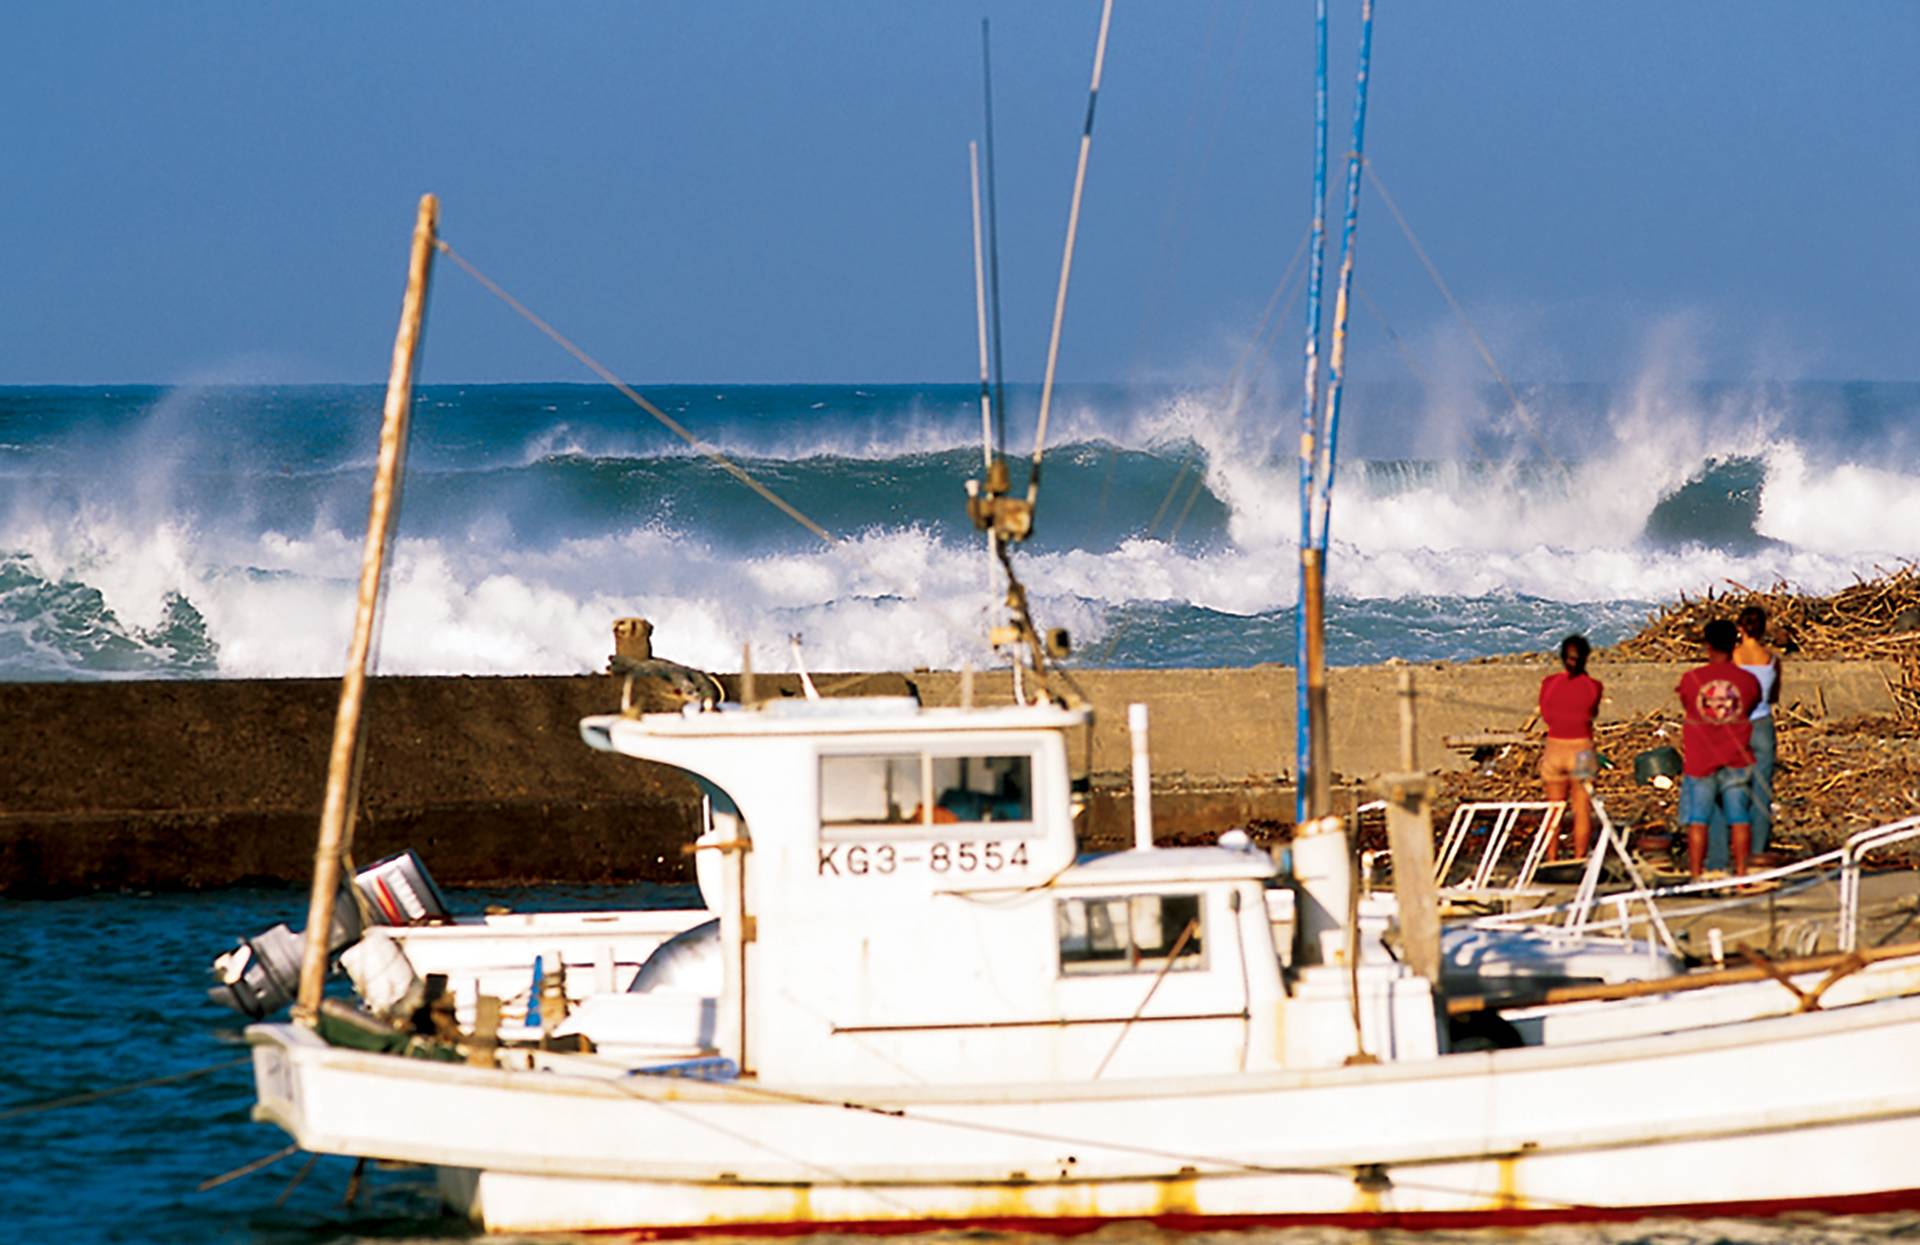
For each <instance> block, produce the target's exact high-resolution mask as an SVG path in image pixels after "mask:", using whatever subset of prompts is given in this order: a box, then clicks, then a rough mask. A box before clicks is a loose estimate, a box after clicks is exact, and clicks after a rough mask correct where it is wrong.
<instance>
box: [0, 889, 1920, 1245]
mask: <svg viewBox="0 0 1920 1245" xmlns="http://www.w3.org/2000/svg"><path fill="white" fill-rule="evenodd" d="M450 900H451V901H452V903H453V904H454V906H455V907H456V909H458V910H461V911H477V910H479V909H480V908H481V907H482V906H483V905H484V904H488V903H504V904H507V905H509V906H512V907H514V908H516V909H518V910H521V911H530V910H537V909H559V908H574V909H583V908H603V907H668V906H680V905H684V904H690V903H693V902H695V901H696V900H695V896H694V892H693V891H692V889H691V888H670V887H649V886H639V887H627V888H612V887H573V888H554V887H548V888H540V889H538V890H510V891H454V892H452V893H451V895H450ZM304 908H305V897H304V895H303V894H301V893H298V892H296V891H294V890H291V889H286V890H233V891H226V892H221V893H214V894H199V895H95V896H91V897H88V898H82V899H69V900H58V901H25V902H23V901H9V900H0V980H4V981H5V982H6V983H7V985H6V988H5V991H4V993H3V994H0V998H4V999H5V1000H6V1004H7V1006H6V1023H5V1024H4V1025H0V1208H3V1209H0V1237H4V1239H6V1240H8V1241H20V1242H43V1241H44V1242H61V1243H62V1245H90V1243H91V1242H127V1243H133V1242H149V1241H153V1242H203V1241H204V1242H215V1241H219V1242H246V1243H251V1245H322V1243H332V1242H340V1243H343V1245H359V1243H364V1242H374V1241H386V1242H392V1241H412V1240H420V1241H446V1240H458V1239H463V1238H467V1237H470V1236H471V1235H472V1231H471V1229H470V1228H469V1227H468V1225H467V1224H466V1223H465V1222H464V1221H462V1220H457V1219H454V1218H451V1217H449V1216H447V1215H445V1214H444V1213H443V1212H442V1210H441V1208H440V1205H439V1202H438V1200H437V1198H436V1196H435V1194H434V1190H433V1183H432V1180H431V1178H430V1176H429V1175H428V1174H427V1173H425V1172H423V1171H420V1170H418V1169H400V1170H381V1169H378V1168H371V1169H370V1170H369V1171H368V1173H367V1176H366V1178H365V1182H364V1184H363V1186H362V1187H361V1189H360V1191H359V1195H358V1197H357V1199H356V1200H355V1202H354V1203H353V1204H352V1205H347V1204H346V1203H345V1200H344V1199H345V1194H346V1192H347V1188H348V1184H349V1179H350V1176H351V1174H352V1170H353V1164H352V1162H351V1161H350V1160H347V1159H342V1158H334V1157H323V1158H319V1159H317V1160H315V1161H314V1162H313V1164H312V1166H311V1168H306V1164H307V1160H308V1156H306V1155H301V1154H294V1155H289V1156H287V1157H285V1158H283V1159H281V1160H280V1161H278V1162H276V1163H274V1164H273V1165H271V1166H269V1167H266V1168H264V1169H262V1170H260V1171H258V1172H256V1173H254V1174H252V1175H248V1176H245V1177H242V1178H239V1179H235V1180H232V1181H231V1182H229V1183H226V1184H224V1185H221V1186H219V1187H216V1188H213V1189H210V1190H207V1191H205V1192H198V1191H196V1189H197V1187H198V1186H199V1185H201V1184H202V1183H203V1182H205V1181H207V1180H209V1179H210V1178H213V1177H216V1176H219V1175H221V1174H223V1173H228V1172H232V1171H235V1170H236V1169H238V1168H240V1167H242V1166H244V1165H246V1164H248V1163H250V1162H253V1161H255V1160H257V1159H261V1158H264V1157H266V1156H269V1155H272V1154H274V1153H275V1152H277V1151H279V1150H281V1149H282V1148H283V1147H284V1146H285V1145H286V1144H287V1139H286V1137H285V1135H284V1134H282V1133H281V1132H280V1131H279V1130H278V1129H276V1128H273V1127H272V1126H270V1125H265V1124H255V1123H252V1122H250V1121H249V1120H248V1118H247V1109H248V1106H249V1105H250V1103H251V1088H252V1079H251V1075H250V1072H249V1070H248V1068H246V1067H245V1066H232V1067H222V1068H219V1069H217V1070H216V1071H213V1072H210V1073H208V1074H206V1075H203V1076H198V1077H195V1078H193V1079H188V1080H178V1081H174V1082H171V1083H166V1084H160V1085H155V1086H152V1087H150V1088H146V1089H140V1090H136V1091H133V1092H130V1093H125V1094H120V1095H116V1096H113V1097H106V1098H99V1099H96V1100H94V1101H91V1102H86V1103H80V1104H77V1105H70V1106H65V1107H59V1108H55V1109H51V1110H44V1111H37V1112H32V1113H24V1114H11V1115H10V1114H9V1113H10V1112H12V1111H14V1110H15V1109H17V1108H20V1107H23V1106H26V1105H29V1104H36V1103H44V1102H46V1101H48V1100H52V1099H59V1098H64V1097H67V1096H71V1095H80V1094H87V1093H92V1092H96V1091H100V1090H103V1089H109V1088H112V1087H114V1086H120V1085H125V1084H129V1083H132V1082H138V1081H145V1080H149V1079H152V1078H159V1077H167V1076H172V1075H175V1074H179V1073H184V1072H192V1071H195V1070H198V1069H204V1068H208V1067H211V1066H213V1065H218V1064H223V1063H228V1062H231V1061H235V1060H239V1059H241V1058H242V1057H243V1056H244V1054H245V1048H244V1046H242V1045H241V1044H240V1040H241V1039H240V1022H239V1018H238V1017H237V1016H235V1015H234V1014H233V1013H231V1012H228V1011H226V1010H225V1009H223V1008H220V1007H217V1006H216V1005H214V1004H212V1003H210V1002H208V1001H207V1000H206V998H205V996H204V994H203V990H204V988H205V985H206V972H205V970H206V965H207V962H208V961H209V960H210V959H211V958H212V956H213V955H215V954H216V953H218V952H220V951H223V950H225V949H226V948H227V947H228V946H230V945H231V944H232V941H233V939H234V938H235V937H236V936H239V935H243V934H252V933H255V932H258V931H259V930H261V929H264V928H266V927H267V926H269V925H272V924H274V923H276V922H278V921H282V920H290V921H291V922H292V923H294V924H298V923H299V917H300V916H301V915H302V914H303V912H304ZM1623 1161H1627V1162H1630V1161H1631V1159H1630V1158H1626V1159H1623ZM303 1169H305V1174H304V1177H303V1178H301V1179H299V1180H298V1182H297V1183H294V1181H295V1178H296V1177H299V1176H301V1173H302V1171H303ZM1914 1238H1920V1216H1916V1215H1894V1216H1860V1217H1850V1218H1827V1217H1820V1216H1810V1217H1799V1218H1793V1219H1776V1220H1708V1221H1702V1222H1697V1223H1695V1222H1680V1221H1645V1222H1640V1223H1631V1224H1614V1225H1603V1226H1592V1227H1568V1226H1559V1227H1551V1228H1537V1229H1528V1230H1524V1231H1518V1230H1509V1231H1497V1232H1496V1231H1476V1232H1448V1233H1421V1234H1416V1233H1406V1232H1392V1231H1382V1232H1368V1233H1351V1232H1340V1231H1334V1230H1329V1229H1298V1230H1287V1231H1258V1232H1246V1233H1212V1234H1193V1235H1184V1236H1183V1235H1179V1234H1174V1233H1165V1232H1160V1231H1157V1230H1154V1229H1150V1228H1143V1227H1139V1226H1126V1225H1116V1226H1113V1227H1109V1228H1107V1229H1104V1230H1102V1231H1101V1232H1099V1233H1096V1234H1095V1235H1094V1236H1092V1237H1091V1238H1087V1239H1089V1240H1091V1241H1092V1242H1094V1245H1145V1243H1148V1242H1152V1243H1154V1245H1159V1243H1161V1242H1167V1243H1172V1242H1180V1243H1181V1245H1202V1243H1205V1242H1214V1243H1216V1245H1229V1243H1231V1245H1400V1243H1403V1242H1404V1243H1405V1245H1414V1243H1415V1242H1418V1243H1419V1245H1483V1243H1484V1245H1501V1243H1507V1245H1587V1243H1590V1242H1591V1243H1605V1245H1641V1243H1645V1245H1789V1243H1791V1245H1803V1243H1804V1245H1852V1243H1854V1242H1868V1241H1885V1240H1899V1239H1914ZM538 1239H540V1240H544V1241H549V1242H551V1241H554V1240H556V1239H561V1240H564V1239H567V1238H554V1237H542V1238H538ZM583 1239H591V1240H605V1239H607V1238H605V1237H593V1238H583ZM816 1239H819V1240H821V1241H822V1242H823V1243H831V1242H833V1241H834V1240H835V1238H830V1237H821V1238H816ZM841 1239H848V1238H841ZM860 1239H871V1238H860ZM908 1239H909V1241H912V1242H915V1243H916V1245H931V1243H932V1242H936V1241H938V1242H967V1241H971V1242H987V1243H989V1245H1038V1242H1039V1241H1040V1240H1043V1239H1048V1240H1050V1239H1053V1238H1027V1237H1020V1236H1014V1235H1010V1234H1002V1233H986V1232H954V1233H940V1234H924V1235H921V1236H919V1237H917V1238H908Z"/></svg>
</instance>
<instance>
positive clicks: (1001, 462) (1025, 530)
mask: <svg viewBox="0 0 1920 1245" xmlns="http://www.w3.org/2000/svg"><path fill="white" fill-rule="evenodd" d="M1012 488H1013V484H1012V481H1011V480H1009V478H1008V475H1007V460H1006V459H1004V458H996V459H994V460H993V462H992V464H991V465H990V466H988V468H987V478H986V481H985V482H984V483H982V482H981V481H979V480H968V481H967V517H968V518H969V519H971V520H973V526H974V527H975V528H977V529H979V530H980V531H983V532H992V533H993V537H994V541H995V543H996V544H1000V545H1009V544H1013V543H1015V542H1017V541H1022V540H1025V539H1026V538H1027V537H1029V536H1031V535H1033V502H1032V501H1031V500H1029V499H1027V498H1024V497H1011V496H1009V495H1008V494H1009V493H1010V492H1011V490H1012Z"/></svg>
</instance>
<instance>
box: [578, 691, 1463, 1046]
mask: <svg viewBox="0 0 1920 1245" xmlns="http://www.w3.org/2000/svg"><path fill="white" fill-rule="evenodd" d="M1088 721H1089V714H1088V711H1087V710H1085V709H1067V708H1061V707H1058V706H1052V705H1037V706H1027V707H1003V708H986V709H958V708H941V709H930V708H924V707H922V706H921V705H919V704H918V702H916V701H914V700H912V699H909V698H846V699H834V700H781V701H774V702H769V703H767V704H764V705H762V706H758V707H754V708H751V709H743V708H741V707H739V706H734V705H727V706H723V707H721V708H718V709H705V710H702V709H690V710H688V711H685V712H682V713H677V714H647V715H631V716H629V715H603V716H597V717H591V718H588V719H586V720H584V721H583V722H582V723H581V733H582V735H583V736H584V737H585V738H586V740H587V742H588V743H589V744H591V745H593V746H594V747H596V748H600V749H603V750H606V751H611V752H618V753H621V754H624V755H627V756H632V757H637V758H643V759H646V760H650V761H655V762H660V763H664V764H667V765H671V766H674V767H676V768H678V769H681V770H683V771H685V772H687V773H688V774H690V775H692V776H694V777H695V778H696V779H697V780H698V781H699V783H700V785H701V787H702V789H703V790H704V791H705V792H706V794H707V797H708V798H707V808H708V825H707V829H706V833H704V834H703V835H702V836H701V838H700V839H699V841H698V842H697V844H696V851H697V867H698V872H699V875H700V880H701V889H702V893H703V895H704V897H705V899H706V903H707V906H708V908H709V910H710V911H712V912H713V913H714V914H715V916H716V917H717V922H716V923H715V924H714V925H713V926H711V927H708V928H706V929H704V930H701V931H690V933H689V935H688V937H689V938H690V939H692V940H694V941H704V943H705V950H706V952H707V953H708V954H709V955H710V957H711V962H712V968H713V971H712V972H710V973H709V974H708V975H706V976H705V977H701V976H700V975H698V974H696V975H694V976H692V977H690V978H685V977H683V980H688V981H695V982H704V985H703V986H701V987H699V988H700V989H703V990H709V991H711V992H712V995H713V998H712V1006H711V1009H710V1012H709V1013H708V1015H709V1016H710V1017H711V1024H710V1026H709V1031H708V1033H707V1034H705V1035H704V1036H705V1037H706V1038H707V1039H708V1041H707V1044H708V1045H709V1046H710V1048H711V1049H712V1050H713V1051H714V1052H715V1053H717V1054H719V1055H722V1056H724V1057H726V1058H728V1059H731V1060H733V1061H735V1062H736V1063H737V1064H738V1066H739V1068H740V1070H741V1073H742V1074H743V1075H755V1076H759V1077H762V1078H764V1079H767V1080H781V1081H787V1080H792V1081H806V1082H813V1083H821V1082H830V1083H844V1084H857V1083H870V1082H887V1083H899V1082H901V1081H926V1082H940V1083H969V1082H971V1083H978V1082H1007V1081H1029V1080H1047V1081H1063V1080H1064V1081H1073V1080H1082V1079H1092V1078H1123V1077H1139V1076H1168V1075H1184V1074H1194V1075H1200V1074H1211V1073H1218V1072H1229V1071H1236V1070H1248V1069H1260V1068H1269V1069H1270V1068H1275V1067H1282V1066H1300V1065H1301V1064H1302V1063H1303V1062H1325V1061H1328V1060H1331V1061H1332V1062H1339V1059H1340V1058H1341V1057H1344V1056H1345V1055H1348V1054H1351V1053H1353V1050H1354V1049H1355V1040H1354V1034H1353V1021H1352V1016H1351V1013H1352V1007H1351V1004H1350V1002H1349V999H1348V984H1347V980H1348V977H1349V976H1350V974H1349V973H1348V972H1347V970H1346V969H1345V968H1344V967H1339V968H1336V967H1335V966H1330V965H1324V964H1319V963H1318V960H1319V958H1320V957H1319V956H1318V954H1317V953H1310V954H1308V955H1307V956H1306V957H1305V962H1303V963H1302V964H1301V965H1298V966H1296V968H1295V969H1294V970H1293V971H1292V972H1291V973H1288V972H1286V971H1285V970H1283V966H1282V957H1281V955H1280V950H1281V949H1280V948H1277V947H1276V945H1275V940H1274V933H1273V930H1274V926H1273V923H1272V921H1271V919H1270V905H1269V897H1268V892H1269V890H1270V889H1271V888H1273V887H1275V886H1276V885H1286V884H1288V883H1287V880H1286V879H1281V878H1280V877H1279V876H1278V870H1277V868H1276V866H1275V864H1274V861H1273V860H1272V858H1271V857H1270V856H1268V854H1267V853H1265V852H1264V851H1259V850H1256V849H1252V848H1249V847H1238V848H1236V847H1224V846H1216V847H1183V848H1154V849H1146V850H1134V851H1127V852H1119V853H1114V854H1111V855H1105V856H1099V857H1094V858H1090V859H1081V858H1080V857H1079V847H1078V840H1077V836H1076V834H1075V828H1074V820H1075V816H1076V808H1075V804H1074V801H1073V798H1072V791H1071V786H1070V775H1069V769H1068V763H1067V734H1068V732H1069V731H1070V730H1073V729H1075V728H1083V727H1085V726H1086V725H1087V724H1088ZM1339 885H1341V886H1342V887H1344V886H1345V885H1346V883H1345V882H1344V881H1341V882H1340V883H1339ZM1329 945H1331V940H1329ZM683 950H684V948H683ZM663 952H664V949H663ZM1373 959H1374V960H1376V961H1378V962H1369V963H1363V965H1362V966H1361V967H1362V970H1363V972H1362V976H1363V977H1364V978H1365V979H1366V980H1365V981H1364V982H1363V991H1362V993H1363V1000H1364V1001H1365V1007H1364V1008H1363V1010H1364V1011H1366V1012H1367V1013H1368V1016H1367V1018H1366V1019H1364V1020H1363V1027H1364V1026H1370V1027H1371V1028H1373V1029H1374V1031H1375V1032H1374V1033H1373V1034H1371V1035H1370V1036H1371V1037H1372V1039H1373V1045H1374V1046H1375V1047H1376V1048H1378V1049H1377V1050H1376V1052H1375V1053H1377V1054H1386V1055H1391V1054H1393V1053H1395V1052H1396V1051H1401V1052H1405V1053H1413V1052H1423V1053H1425V1054H1429V1055H1431V1054H1433V1053H1435V1051H1434V1046H1435V1040H1436V1039H1435V1036H1434V1030H1435V1025H1434V1018H1433V1005H1432V996H1431V993H1430V992H1429V991H1427V990H1426V989H1425V986H1426V983H1425V982H1424V981H1422V980H1421V979H1419V978H1417V977H1410V976H1409V975H1407V974H1404V973H1401V972H1400V971H1398V965H1395V964H1393V963H1392V961H1391V960H1390V959H1388V958H1386V957H1384V956H1377V957H1373ZM1316 969H1318V970H1319V971H1320V973H1321V975H1322V976H1324V977H1326V978H1327V980H1326V981H1324V982H1321V983H1320V984H1319V985H1317V986H1316V985H1315V984H1314V982H1313V981H1312V980H1309V978H1311V977H1312V974H1313V973H1314V971H1315V970H1316ZM1336 972H1337V980H1335V979H1334V976H1332V975H1330V974H1334V973H1336ZM649 988H650V978H649V974H648V973H647V971H646V970H642V974H641V977H640V979H639V980H638V981H637V982H636V989H637V990H639V991H641V992H643V993H644V992H646V991H647V990H648V989H649ZM1322 994H1324V995H1325V996H1326V999H1327V1000H1328V1002H1327V1003H1326V1005H1325V1006H1322V1005H1321V1004H1320V1002H1318V1001H1317V1000H1318V999H1319V996H1320V995H1322ZM630 1006H631V1007H633V1008H634V1009H635V1010H636V1012H637V1011H639V1010H643V1007H644V1005H643V1004H642V1003H641V1002H639V1001H635V1002H634V1003H633V1004H631V1005H630ZM603 1010H606V1011H611V1010H612V1009H603ZM1307 1010H1312V1011H1314V1012H1316V1013H1318V1012H1321V1011H1327V1012H1329V1013H1330V1014H1333V1015H1334V1016H1335V1019H1336V1020H1337V1024H1334V1025H1333V1026H1332V1031H1333V1038H1332V1040H1331V1041H1327V1040H1321V1039H1316V1038H1315V1037H1314V1035H1315V1034H1316V1033H1317V1032H1318V1031H1319V1029H1320V1028H1322V1027H1326V1026H1321V1025H1317V1024H1315V1025H1307V1024H1302V1023H1301V1022H1302V1021H1305V1020H1306V1019H1307V1017H1306V1015H1305V1012H1306V1011H1307ZM1402 1013H1404V1015H1403V1014H1402ZM582 1020H583V1021H584V1020H586V1017H584V1016H583V1017H582ZM1409 1025H1410V1026H1411V1029H1412V1031H1413V1033H1414V1034H1415V1036H1413V1037H1412V1038H1411V1039H1409V1038H1408V1037H1407V1036H1406V1034H1405V1033H1403V1032H1402V1031H1403V1030H1405V1029H1407V1028H1408V1027H1409ZM587 1031H589V1032H591V1029H590V1026H588V1027H587ZM1396 1034H1398V1036H1396ZM1323 1047H1324V1048H1325V1049H1324V1050H1321V1049H1320V1048H1323ZM1328 1052H1331V1053H1328Z"/></svg>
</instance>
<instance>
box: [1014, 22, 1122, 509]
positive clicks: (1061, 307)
mask: <svg viewBox="0 0 1920 1245" xmlns="http://www.w3.org/2000/svg"><path fill="white" fill-rule="evenodd" d="M1112 24H1113V0H1106V3H1104V4H1102V5H1101V6H1100V38H1099V41H1098V42H1097V43H1096V44H1095V46H1094V50H1093V81H1092V82H1091V83H1090V84H1089V85H1088V86H1087V120H1086V123H1085V124H1084V125H1082V126H1081V127H1080V159H1079V162H1078V163H1077V164H1076V165H1075V166H1074V170H1073V205H1072V206H1071V207H1070V208H1068V209H1067V242H1066V245H1065V246H1064V247H1062V248H1061V250H1060V285H1059V288H1058V289H1057V290H1055V291H1054V295H1053V330H1052V332H1050V333H1049V334H1048V335H1047V372H1046V375H1045V376H1043V377H1042V378H1041V380H1040V418H1039V420H1038V421H1037V422H1036V423H1035V426H1034V433H1033V469H1032V471H1031V472H1029V473H1028V475H1027V505H1028V507H1029V508H1031V507H1032V506H1033V505H1034V503H1035V502H1037V501H1038V500H1039V499H1040V458H1041V455H1043V454H1045V453H1046V449H1047V414H1048V411H1049V409H1050V408H1051V406H1052V404H1053V373H1054V369H1055V367H1057V366H1058V365H1059V362H1060V327H1061V325H1062V323H1063V322H1064V321H1065V320H1066V317H1067V281H1068V279H1069V278H1070V277H1071V276H1072V275H1073V243H1074V239H1075V238H1076V237H1077V236H1078V235H1079V232H1080V199H1081V196H1082V195H1084V194H1085V193H1086V189H1087V157H1088V155H1089V154H1091V153H1092V150H1093V110H1094V106H1095V105H1096V104H1098V103H1099V102H1100V71H1101V70H1102V69H1103V68H1105V67H1106V63H1107V31H1108V29H1109V28H1110V27H1111V26H1112Z"/></svg>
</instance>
